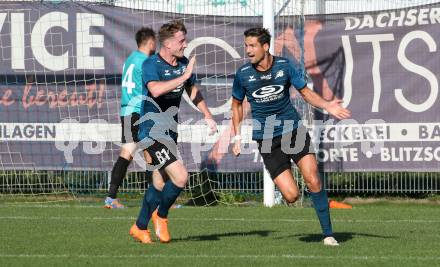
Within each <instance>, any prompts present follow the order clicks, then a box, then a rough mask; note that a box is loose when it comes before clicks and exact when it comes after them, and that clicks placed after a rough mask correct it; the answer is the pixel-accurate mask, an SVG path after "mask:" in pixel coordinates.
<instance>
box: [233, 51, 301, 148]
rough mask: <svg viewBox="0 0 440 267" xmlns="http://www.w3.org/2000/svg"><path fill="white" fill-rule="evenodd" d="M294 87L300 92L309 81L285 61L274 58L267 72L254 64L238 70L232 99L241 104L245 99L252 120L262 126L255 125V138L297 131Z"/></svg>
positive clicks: (253, 134) (297, 115)
mask: <svg viewBox="0 0 440 267" xmlns="http://www.w3.org/2000/svg"><path fill="white" fill-rule="evenodd" d="M291 85H293V86H294V87H295V88H296V89H297V90H301V89H303V88H304V87H306V85H307V82H306V80H305V77H304V75H303V74H302V73H300V72H299V71H298V70H296V69H295V67H294V65H293V63H292V62H290V61H289V60H288V59H286V58H282V57H275V56H274V57H273V63H272V66H271V68H270V69H269V70H267V71H264V72H262V71H258V70H256V69H255V67H254V66H253V65H252V64H251V63H247V64H245V65H243V66H242V67H240V68H239V69H238V71H237V73H236V74H235V79H234V84H233V87H232V96H233V97H234V98H235V99H237V100H238V101H243V99H244V97H245V96H246V98H247V99H248V101H249V103H250V105H251V109H252V118H253V119H254V120H256V121H258V123H259V124H260V125H255V123H254V127H253V132H252V139H254V140H261V139H268V138H273V137H276V136H280V135H282V134H285V133H287V132H291V131H292V130H293V129H296V128H298V125H299V124H298V122H299V120H300V119H301V117H300V115H299V114H298V112H297V111H296V109H295V108H294V107H293V105H292V103H291V102H290V94H289V88H290V86H291Z"/></svg>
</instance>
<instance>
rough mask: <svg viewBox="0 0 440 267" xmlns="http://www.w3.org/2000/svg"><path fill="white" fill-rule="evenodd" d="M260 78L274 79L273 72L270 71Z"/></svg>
mask: <svg viewBox="0 0 440 267" xmlns="http://www.w3.org/2000/svg"><path fill="white" fill-rule="evenodd" d="M260 79H261V80H270V79H272V73H269V74H266V75H261V77H260Z"/></svg>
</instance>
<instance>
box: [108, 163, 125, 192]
mask: <svg viewBox="0 0 440 267" xmlns="http://www.w3.org/2000/svg"><path fill="white" fill-rule="evenodd" d="M128 165H130V161H129V160H127V159H124V158H123V157H119V158H118V160H116V162H115V165H114V166H113V169H112V178H111V180H110V189H109V190H108V196H109V197H111V198H116V194H117V193H118V189H119V186H121V184H122V179H124V177H125V174H126V173H127V169H128Z"/></svg>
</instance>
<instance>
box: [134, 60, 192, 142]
mask: <svg viewBox="0 0 440 267" xmlns="http://www.w3.org/2000/svg"><path fill="white" fill-rule="evenodd" d="M187 65H188V59H187V58H186V57H183V58H180V59H178V60H177V65H176V66H172V65H170V64H169V63H168V62H166V61H165V60H164V59H163V58H162V57H161V56H160V55H159V54H155V55H153V56H151V57H149V58H148V59H147V60H145V61H144V63H143V65H142V81H143V84H144V90H143V94H144V96H147V97H148V98H147V100H144V101H142V107H141V121H143V122H141V125H140V129H139V139H144V138H145V137H150V138H153V139H156V138H157V137H158V135H160V134H164V132H163V130H166V131H165V134H166V135H170V136H171V137H172V138H173V139H175V140H176V139H177V110H178V108H179V106H180V100H181V99H182V94H183V91H184V90H185V88H187V87H191V86H193V85H194V83H195V75H194V74H193V75H192V76H191V78H190V79H188V80H187V81H186V82H185V83H183V84H181V85H180V86H178V87H177V88H176V89H174V90H172V91H171V92H168V93H166V94H163V95H161V96H159V97H153V96H152V95H151V93H150V92H149V91H148V87H147V86H148V83H149V82H151V81H168V80H172V79H175V78H177V77H180V76H182V74H183V73H184V72H185V70H186V66H187ZM148 113H149V114H148ZM170 114H171V116H170ZM144 115H146V116H144ZM145 118H147V120H144V119H145Z"/></svg>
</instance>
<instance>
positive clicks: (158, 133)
mask: <svg viewBox="0 0 440 267" xmlns="http://www.w3.org/2000/svg"><path fill="white" fill-rule="evenodd" d="M186 33H187V31H186V28H185V25H184V24H183V23H182V22H180V21H172V22H170V23H167V24H164V25H162V26H161V28H160V30H159V34H158V35H159V43H160V45H161V48H160V51H159V53H158V54H155V55H153V56H151V57H150V58H148V59H147V60H146V61H145V62H144V64H143V84H144V89H145V90H144V101H143V102H142V108H141V119H140V127H139V139H140V143H141V144H142V146H143V148H144V149H145V150H146V151H148V153H149V155H151V158H152V160H153V165H155V166H156V167H157V169H155V170H154V171H153V183H152V184H150V186H149V187H148V191H147V192H145V196H144V200H143V203H142V208H141V211H140V213H139V216H138V219H137V221H136V223H135V224H133V226H132V227H131V229H130V235H132V236H133V237H134V238H135V239H136V240H138V241H141V242H142V243H151V242H152V241H151V237H150V234H149V231H148V230H147V226H148V223H149V221H150V219H152V221H153V225H154V230H155V233H156V236H157V237H158V238H159V240H160V241H161V242H162V243H168V242H169V241H170V240H171V237H170V234H169V231H168V219H167V216H168V210H169V208H170V207H171V206H172V204H173V203H174V201H175V200H176V199H177V197H178V196H179V194H180V192H181V191H182V190H183V188H184V187H185V184H186V182H187V180H188V171H187V170H186V168H185V166H184V165H183V163H182V162H181V161H180V160H178V150H177V111H178V108H179V105H180V100H181V98H182V94H183V93H184V91H186V93H187V94H188V96H189V97H190V99H191V100H192V102H193V104H194V105H195V106H197V108H198V109H199V110H200V112H202V113H203V115H204V117H205V120H206V122H207V124H208V126H209V128H210V130H211V131H210V133H211V134H213V133H215V132H216V131H217V126H216V124H215V122H214V120H213V119H212V115H211V112H210V111H209V109H208V107H207V105H206V102H205V100H204V99H203V97H202V95H201V94H200V91H199V90H198V89H197V87H196V86H195V75H194V74H193V73H192V72H193V68H194V64H195V58H194V57H193V58H191V60H188V59H187V58H186V57H185V56H184V54H183V53H184V49H185V48H186V47H187V41H186Z"/></svg>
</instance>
